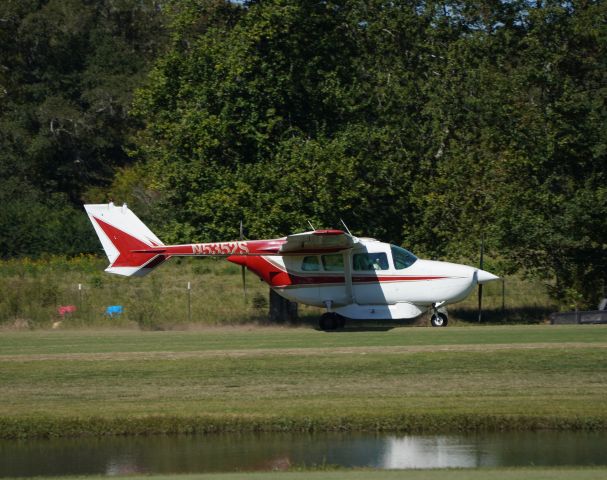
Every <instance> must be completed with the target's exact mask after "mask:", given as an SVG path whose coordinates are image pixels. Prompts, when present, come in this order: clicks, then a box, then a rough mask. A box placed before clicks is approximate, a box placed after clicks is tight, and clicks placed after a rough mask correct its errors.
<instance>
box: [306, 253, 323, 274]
mask: <svg viewBox="0 0 607 480" xmlns="http://www.w3.org/2000/svg"><path fill="white" fill-rule="evenodd" d="M301 269H302V270H303V271H304V272H318V271H319V270H320V262H319V261H318V257H316V256H310V257H304V259H303V261H302V262H301Z"/></svg>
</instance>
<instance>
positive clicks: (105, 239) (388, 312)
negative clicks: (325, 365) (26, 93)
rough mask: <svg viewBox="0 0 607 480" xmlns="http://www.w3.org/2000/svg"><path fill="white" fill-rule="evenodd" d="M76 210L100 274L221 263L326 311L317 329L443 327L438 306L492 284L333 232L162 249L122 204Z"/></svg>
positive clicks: (480, 273) (476, 273)
mask: <svg viewBox="0 0 607 480" xmlns="http://www.w3.org/2000/svg"><path fill="white" fill-rule="evenodd" d="M84 208H85V210H86V212H87V214H88V216H89V219H90V221H91V223H92V224H93V227H94V229H95V232H96V233H97V235H98V237H99V240H100V241H101V244H102V246H103V249H104V251H105V253H106V255H107V257H108V260H109V262H110V265H109V266H108V267H107V268H106V270H105V271H106V272H109V273H113V274H117V275H124V276H127V277H130V276H143V275H147V274H148V273H150V272H151V271H152V270H153V269H155V268H156V267H158V266H159V265H161V264H162V263H164V262H165V261H166V260H168V259H169V258H171V257H176V256H183V257H192V256H202V257H217V256H219V257H225V258H226V259H227V260H228V261H229V262H232V263H235V264H237V265H240V266H241V267H242V269H243V278H244V268H247V269H248V270H250V271H252V272H253V273H255V274H256V275H257V276H259V277H260V278H261V279H262V280H264V281H265V282H266V283H267V284H268V285H269V286H270V288H271V289H272V290H274V291H275V292H276V293H278V294H279V295H281V296H282V297H284V298H286V299H288V300H290V301H292V302H297V303H302V304H306V305H313V306H316V307H321V308H324V309H326V312H325V313H323V315H322V316H321V317H320V321H319V326H320V328H321V329H322V330H335V329H337V328H343V327H344V325H345V322H346V320H348V321H351V320H405V319H414V318H417V317H419V316H420V315H422V314H423V313H424V312H427V311H428V310H431V311H432V315H431V319H430V323H431V325H432V326H434V327H445V326H447V324H448V317H447V313H446V310H445V308H444V307H445V306H446V305H449V304H452V303H455V302H459V301H461V300H463V299H465V298H466V297H467V296H468V295H469V294H470V293H471V291H472V290H473V289H474V288H475V287H476V286H477V285H478V286H479V290H480V289H481V288H482V285H483V284H485V283H487V282H491V281H493V280H497V279H498V278H499V277H497V276H496V275H493V274H492V273H489V272H487V271H485V270H482V269H481V268H474V267H470V266H467V265H459V264H455V263H448V262H439V261H433V260H423V259H421V258H417V257H416V256H415V255H414V254H413V253H411V252H409V251H408V250H406V249H404V248H402V247H399V246H397V245H391V244H389V243H384V242H380V241H378V240H375V239H373V238H364V237H355V236H353V235H352V234H350V233H349V231H343V230H334V229H324V230H317V229H314V230H311V231H307V232H303V233H295V234H292V235H288V236H286V237H283V238H276V239H270V240H235V241H230V242H213V243H191V244H183V245H165V244H164V243H162V242H161V241H160V239H158V237H157V236H156V235H154V233H152V231H151V230H150V229H149V228H148V227H147V226H146V225H145V224H144V223H143V222H142V221H141V220H140V219H139V218H138V217H137V216H136V215H135V214H134V213H133V212H132V211H131V210H130V209H129V208H128V207H127V205H126V204H124V205H122V206H116V205H114V204H113V203H111V202H110V203H109V204H90V205H84ZM344 226H345V225H344ZM346 230H347V227H346ZM479 294H480V291H479ZM479 305H480V296H479Z"/></svg>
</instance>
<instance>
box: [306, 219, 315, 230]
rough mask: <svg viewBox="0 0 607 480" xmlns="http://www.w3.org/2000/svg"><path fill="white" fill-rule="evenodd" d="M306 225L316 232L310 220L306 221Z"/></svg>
mask: <svg viewBox="0 0 607 480" xmlns="http://www.w3.org/2000/svg"><path fill="white" fill-rule="evenodd" d="M308 225H310V228H311V229H312V230H316V229H315V228H314V225H312V222H311V221H310V220H308Z"/></svg>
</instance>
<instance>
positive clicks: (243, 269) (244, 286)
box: [240, 220, 247, 305]
mask: <svg viewBox="0 0 607 480" xmlns="http://www.w3.org/2000/svg"><path fill="white" fill-rule="evenodd" d="M243 240H244V229H243V226H242V220H240V241H241V242H242V241H243ZM240 272H241V274H242V291H243V293H244V303H245V305H246V304H247V272H246V267H245V266H244V265H241V266H240Z"/></svg>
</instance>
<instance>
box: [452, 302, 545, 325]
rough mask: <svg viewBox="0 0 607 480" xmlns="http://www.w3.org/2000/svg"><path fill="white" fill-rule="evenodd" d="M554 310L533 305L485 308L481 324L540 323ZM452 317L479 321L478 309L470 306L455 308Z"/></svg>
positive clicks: (465, 320) (471, 321)
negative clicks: (504, 308)
mask: <svg viewBox="0 0 607 480" xmlns="http://www.w3.org/2000/svg"><path fill="white" fill-rule="evenodd" d="M553 311H554V308H552V307H546V306H533V307H518V308H507V309H506V310H502V309H501V308H494V309H489V308H488V309H483V316H482V321H481V324H492V325H496V324H497V325H499V324H515V323H516V324H527V325H531V324H540V323H545V322H546V321H547V320H548V316H549V315H550V313H552V312H553ZM449 313H450V315H451V316H452V318H454V319H457V320H459V321H462V322H468V323H478V310H476V309H469V308H454V309H452V310H450V312H449Z"/></svg>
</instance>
